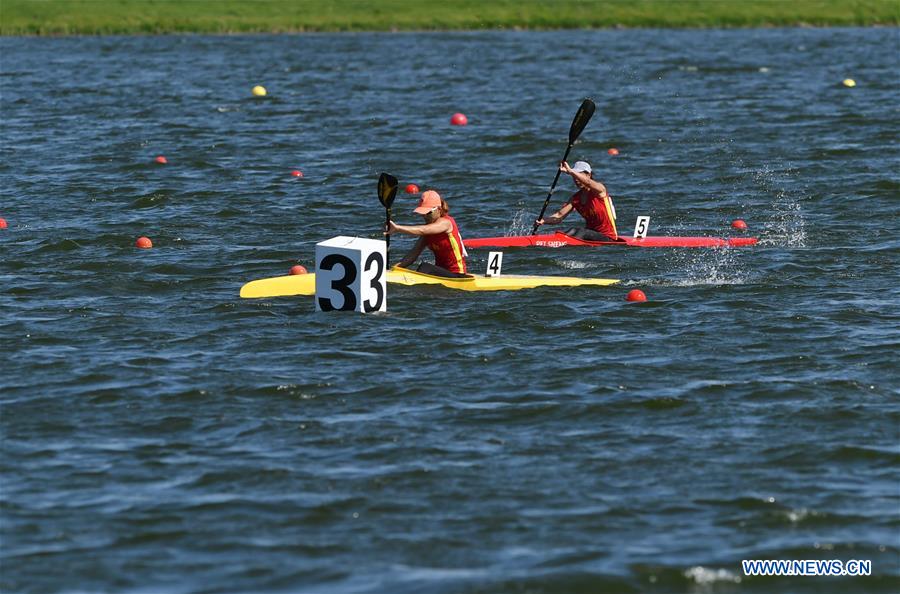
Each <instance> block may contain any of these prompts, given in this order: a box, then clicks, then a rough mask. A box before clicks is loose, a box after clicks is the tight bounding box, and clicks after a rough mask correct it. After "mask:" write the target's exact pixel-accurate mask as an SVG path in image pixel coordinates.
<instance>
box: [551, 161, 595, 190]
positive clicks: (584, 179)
mask: <svg viewBox="0 0 900 594" xmlns="http://www.w3.org/2000/svg"><path fill="white" fill-rule="evenodd" d="M559 170H560V171H562V172H563V173H568V174H569V175H571V176H572V179H574V180H575V181H578V182H580V183H581V184H583V185H585V186H587V187H589V188H590V189H591V190H593V191H594V192H597V193H599V194H600V197H601V198H606V186H604V185H603V184H601V183H600V182H598V181H597V180H595V179H594V178H592V177H591V176H590V175H588V174H587V173H584V172H582V171H573V170H572V168H571V167H569V164H568V163H566V162H565V161H563V162H562V163H561V164H560V166H559Z"/></svg>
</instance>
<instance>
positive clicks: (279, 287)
mask: <svg viewBox="0 0 900 594" xmlns="http://www.w3.org/2000/svg"><path fill="white" fill-rule="evenodd" d="M387 282H389V283H392V284H397V285H406V286H413V285H441V286H444V287H447V288H449V289H458V290H460V291H518V290H520V289H533V288H536V287H581V286H601V287H605V286H607V285H614V284H616V283H617V282H619V281H618V280H617V279H611V278H577V277H573V276H521V275H515V274H504V275H501V276H471V277H467V278H445V277H442V276H432V275H430V274H423V273H421V272H416V271H414V270H407V269H405V268H400V267H397V266H395V267H394V268H392V269H391V270H388V271H387ZM315 294H316V275H315V273H312V274H297V275H290V276H276V277H274V278H264V279H260V280H255V281H251V282H249V283H247V284H245V285H244V286H243V287H241V297H243V298H245V299H259V298H264V297H288V296H292V295H315Z"/></svg>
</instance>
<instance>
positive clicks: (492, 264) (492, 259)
mask: <svg viewBox="0 0 900 594" xmlns="http://www.w3.org/2000/svg"><path fill="white" fill-rule="evenodd" d="M502 266H503V252H490V253H488V265H487V273H486V274H485V276H500V268H501V267H502Z"/></svg>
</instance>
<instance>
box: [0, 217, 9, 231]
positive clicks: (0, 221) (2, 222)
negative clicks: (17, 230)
mask: <svg viewBox="0 0 900 594" xmlns="http://www.w3.org/2000/svg"><path fill="white" fill-rule="evenodd" d="M7 227H8V225H7V224H6V219H0V229H6V228H7Z"/></svg>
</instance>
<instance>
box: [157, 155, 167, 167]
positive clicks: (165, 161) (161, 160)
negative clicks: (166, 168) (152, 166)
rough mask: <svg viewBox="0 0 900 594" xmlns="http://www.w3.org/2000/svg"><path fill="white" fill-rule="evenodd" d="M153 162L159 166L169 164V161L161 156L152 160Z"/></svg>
mask: <svg viewBox="0 0 900 594" xmlns="http://www.w3.org/2000/svg"><path fill="white" fill-rule="evenodd" d="M153 160H154V161H156V162H157V163H159V164H160V165H165V164H166V163H168V162H169V161H168V160H167V159H166V158H165V157H163V156H162V155H160V156H158V157H156V158H155V159H153Z"/></svg>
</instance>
